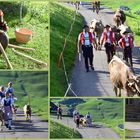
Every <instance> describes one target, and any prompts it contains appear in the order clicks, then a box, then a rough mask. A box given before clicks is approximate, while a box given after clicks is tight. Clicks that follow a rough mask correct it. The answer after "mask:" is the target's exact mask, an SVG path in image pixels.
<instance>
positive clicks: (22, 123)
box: [0, 111, 48, 139]
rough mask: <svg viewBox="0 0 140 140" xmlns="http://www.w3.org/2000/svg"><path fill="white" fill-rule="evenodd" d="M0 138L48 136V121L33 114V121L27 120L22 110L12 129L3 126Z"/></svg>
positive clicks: (18, 113)
mask: <svg viewBox="0 0 140 140" xmlns="http://www.w3.org/2000/svg"><path fill="white" fill-rule="evenodd" d="M0 138H17V139H18V138H48V123H47V122H46V121H43V120H42V119H41V118H40V117H38V116H36V115H35V114H33V116H32V122H29V121H26V120H25V117H24V115H23V112H22V111H18V112H17V116H16V118H15V117H14V121H13V125H12V130H8V129H6V128H5V126H2V127H1V131H0Z"/></svg>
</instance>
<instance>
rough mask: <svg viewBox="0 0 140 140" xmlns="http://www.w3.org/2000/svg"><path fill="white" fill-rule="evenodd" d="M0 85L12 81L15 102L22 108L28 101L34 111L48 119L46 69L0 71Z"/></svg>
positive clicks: (5, 84)
mask: <svg viewBox="0 0 140 140" xmlns="http://www.w3.org/2000/svg"><path fill="white" fill-rule="evenodd" d="M0 79H1V81H0V85H3V86H5V87H7V84H8V82H9V81H12V83H13V87H14V94H15V97H17V99H18V100H17V101H16V102H15V104H16V105H17V106H18V107H19V108H20V109H23V106H24V105H25V104H27V103H28V102H30V104H31V107H32V110H33V112H34V113H36V114H38V115H39V116H41V117H42V119H44V120H48V82H47V81H48V80H47V79H48V73H47V72H46V71H4V72H3V71H1V72H0Z"/></svg>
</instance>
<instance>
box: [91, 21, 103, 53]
mask: <svg viewBox="0 0 140 140" xmlns="http://www.w3.org/2000/svg"><path fill="white" fill-rule="evenodd" d="M103 30H104V25H103V23H102V21H101V20H97V19H94V20H92V21H91V23H90V32H92V33H93V34H94V35H95V36H96V38H97V41H98V50H101V46H100V39H101V36H102V32H103Z"/></svg>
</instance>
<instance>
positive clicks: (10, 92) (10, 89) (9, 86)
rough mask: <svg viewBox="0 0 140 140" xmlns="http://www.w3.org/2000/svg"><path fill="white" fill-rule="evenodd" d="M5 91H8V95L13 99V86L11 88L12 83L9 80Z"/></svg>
mask: <svg viewBox="0 0 140 140" xmlns="http://www.w3.org/2000/svg"><path fill="white" fill-rule="evenodd" d="M6 92H8V93H9V96H10V97H11V98H12V99H13V100H14V88H13V83H12V82H9V83H8V87H7V89H6Z"/></svg>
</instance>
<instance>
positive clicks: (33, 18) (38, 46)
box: [0, 0, 49, 70]
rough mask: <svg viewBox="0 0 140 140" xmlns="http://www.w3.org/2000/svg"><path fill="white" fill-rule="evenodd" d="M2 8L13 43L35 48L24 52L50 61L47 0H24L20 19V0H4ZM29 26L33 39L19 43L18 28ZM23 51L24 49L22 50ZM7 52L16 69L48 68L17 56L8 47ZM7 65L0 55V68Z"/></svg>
mask: <svg viewBox="0 0 140 140" xmlns="http://www.w3.org/2000/svg"><path fill="white" fill-rule="evenodd" d="M0 9H2V10H3V12H4V19H5V21H6V22H7V24H8V26H9V30H8V32H7V34H8V36H9V40H10V43H11V44H15V45H19V46H23V47H27V48H34V49H35V51H32V52H31V51H30V52H29V51H28V52H27V51H26V52H23V53H25V54H27V55H29V56H32V57H33V58H36V59H38V60H42V61H44V62H48V49H49V30H48V29H47V28H46V27H47V26H48V20H49V7H48V2H46V1H39V0H36V1H29V0H27V1H24V2H23V14H22V20H20V1H18V0H15V1H10V0H8V1H4V2H0ZM40 9H41V10H40ZM21 27H24V28H28V29H31V30H32V31H33V39H32V40H31V41H29V42H28V43H26V44H24V43H17V42H16V39H15V29H16V28H21ZM21 52H22V51H21ZM6 53H7V55H8V57H9V59H10V61H11V64H12V65H13V68H14V69H22V68H24V69H34V70H35V69H46V67H44V66H42V65H38V64H35V63H33V62H32V61H30V60H28V59H26V58H24V57H20V56H17V55H16V54H14V52H13V51H12V50H11V49H10V48H7V49H6ZM6 68H7V65H6V63H5V60H4V58H3V56H2V55H1V56H0V69H6Z"/></svg>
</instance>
